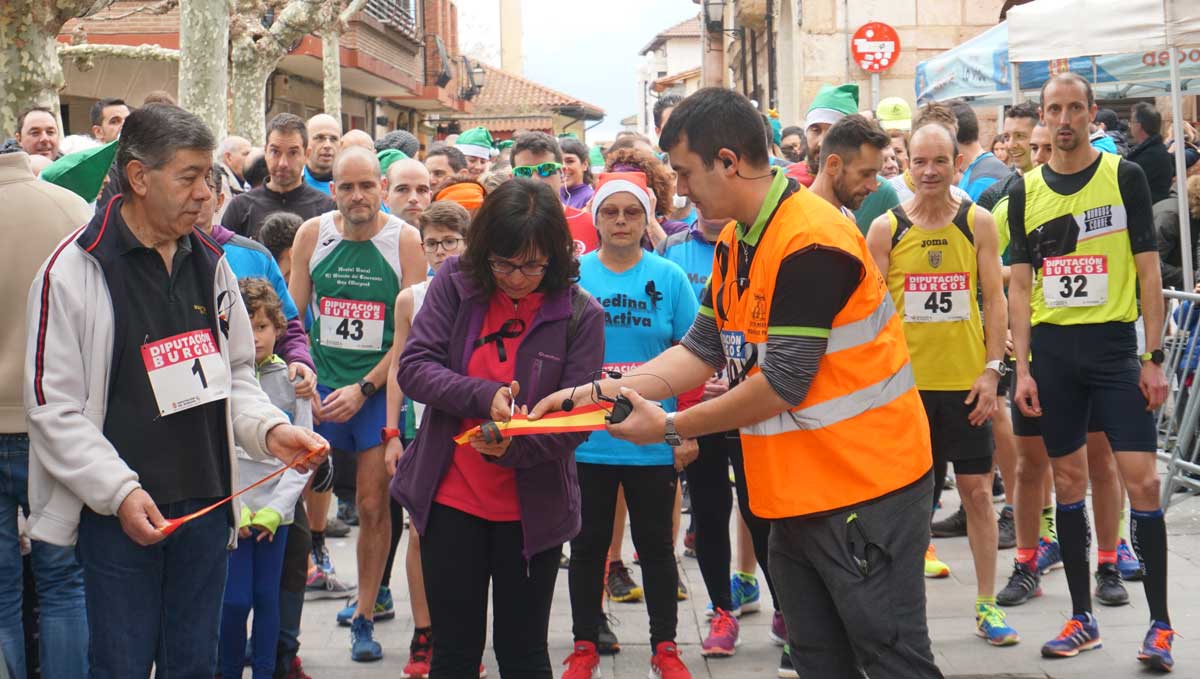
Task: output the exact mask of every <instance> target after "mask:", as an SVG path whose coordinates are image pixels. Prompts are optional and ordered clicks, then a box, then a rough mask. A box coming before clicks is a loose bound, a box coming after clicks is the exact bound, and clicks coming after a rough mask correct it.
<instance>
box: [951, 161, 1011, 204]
mask: <svg viewBox="0 0 1200 679" xmlns="http://www.w3.org/2000/svg"><path fill="white" fill-rule="evenodd" d="M1011 173H1012V170H1010V169H1008V166H1007V165H1005V164H1004V163H1002V162H1000V159H999V158H997V157H996V154H994V153H992V152H991V151H984V152H983V153H981V154H979V157H978V158H976V159H975V160H973V161H971V164H970V165H968V166H967V169H965V170H963V175H962V180H961V181H959V182H958V188H960V189H962V190H963V191H966V192H967V195H968V196H970V197H971V200H972V201H977V200H979V196H981V195H983V192H984V191H987V189H988V187H989V186H991V185H992V184H995V183H996V182H998V181H1000V180H1001V179H1004V178H1005V177H1007V176H1008V175H1009V174H1011Z"/></svg>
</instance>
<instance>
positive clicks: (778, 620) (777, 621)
mask: <svg viewBox="0 0 1200 679" xmlns="http://www.w3.org/2000/svg"><path fill="white" fill-rule="evenodd" d="M767 638H769V639H770V640H771V643H773V644H775V645H776V646H786V645H787V623H786V622H784V620H783V613H780V612H779V611H775V614H774V615H772V616H771V629H769V630H767ZM784 655H787V654H786V653H784Z"/></svg>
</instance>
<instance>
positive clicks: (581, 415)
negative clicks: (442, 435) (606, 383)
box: [454, 405, 609, 445]
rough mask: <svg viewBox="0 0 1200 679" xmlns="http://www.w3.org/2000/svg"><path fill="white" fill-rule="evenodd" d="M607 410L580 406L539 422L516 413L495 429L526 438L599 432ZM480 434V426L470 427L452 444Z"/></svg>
mask: <svg viewBox="0 0 1200 679" xmlns="http://www.w3.org/2000/svg"><path fill="white" fill-rule="evenodd" d="M608 414H609V409H608V408H606V407H604V406H602V405H589V406H580V407H579V408H575V409H574V410H572V411H570V412H560V413H554V414H552V415H547V416H545V417H543V418H542V419H540V420H530V419H529V417H528V416H526V415H524V414H522V413H516V414H514V415H513V418H512V419H511V420H509V421H508V422H497V423H496V427H497V428H498V429H499V430H500V433H501V434H503V435H504V436H527V435H529V434H566V433H570V432H579V431H599V430H601V429H604V427H605V425H606V422H605V421H604V418H605V417H606V416H607V415H608ZM481 432H482V425H480V426H478V427H472V428H470V429H468V430H467V431H464V432H463V433H461V434H459V435H458V436H456V437H455V438H454V442H455V443H457V444H459V445H463V444H465V443H467V442H468V441H470V440H471V437H473V436H475V435H476V434H479V433H481Z"/></svg>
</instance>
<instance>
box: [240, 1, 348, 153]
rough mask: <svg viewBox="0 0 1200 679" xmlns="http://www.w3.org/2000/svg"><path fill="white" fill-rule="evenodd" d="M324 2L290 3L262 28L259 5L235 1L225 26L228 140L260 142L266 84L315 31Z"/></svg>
mask: <svg viewBox="0 0 1200 679" xmlns="http://www.w3.org/2000/svg"><path fill="white" fill-rule="evenodd" d="M325 2H326V0H290V1H289V2H288V3H287V5H286V6H284V7H283V8H282V9H280V10H279V11H278V13H277V14H276V15H275V20H274V23H272V24H271V27H270V28H266V27H264V26H263V25H262V19H263V12H264V9H263V5H264V3H262V2H261V0H236V2H235V4H234V17H233V18H232V19H231V20H230V24H229V35H230V50H229V57H230V64H231V69H230V78H229V80H230V86H231V87H230V97H229V98H230V100H231V101H232V102H233V116H232V118H233V120H232V123H233V124H232V131H233V133H234V134H236V135H240V136H243V137H245V138H247V139H249V140H250V141H251V143H253V144H255V145H261V144H263V143H264V142H265V141H266V127H267V120H266V118H267V99H266V97H267V95H266V88H267V79H268V78H270V77H271V74H272V73H274V72H275V67H276V66H278V65H279V62H280V61H281V60H282V59H283V58H284V57H285V56H287V53H288V51H289V50H291V49H292V48H293V46H294V45H295V44H297V43H299V42H300V40H301V39H303V38H304V36H306V35H308V34H309V33H312V32H313V31H314V30H316V29H317V28H318V27H319V26H321V24H322V23H323V19H324V18H325V17H326V16H328V14H327V12H323V11H322V10H323V9H324V8H325Z"/></svg>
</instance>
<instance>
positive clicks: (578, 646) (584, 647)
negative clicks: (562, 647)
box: [562, 641, 600, 679]
mask: <svg viewBox="0 0 1200 679" xmlns="http://www.w3.org/2000/svg"><path fill="white" fill-rule="evenodd" d="M563 664H564V665H566V666H567V671H565V672H563V675H562V679H600V655H599V654H598V653H596V645H595V644H593V643H592V642H590V641H576V642H575V650H574V651H573V652H572V653H571V655H569V656H567V659H566V660H564V661H563Z"/></svg>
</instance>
